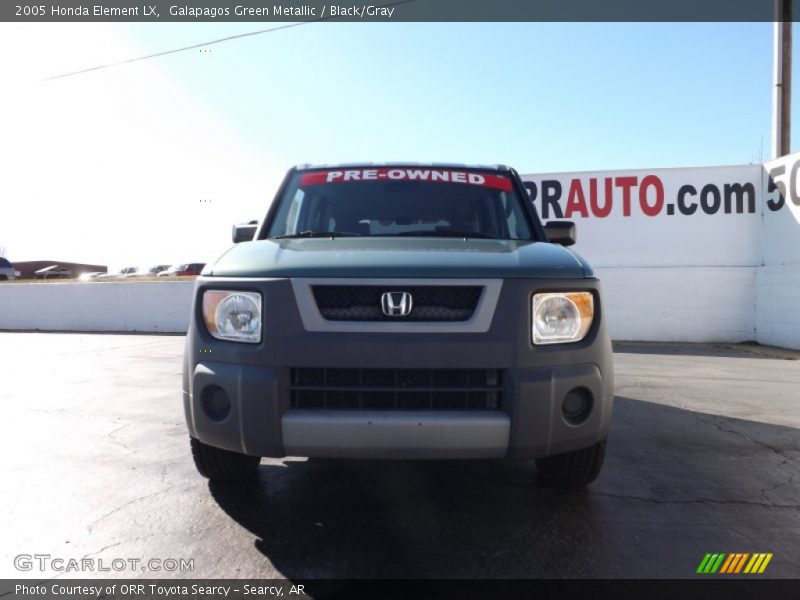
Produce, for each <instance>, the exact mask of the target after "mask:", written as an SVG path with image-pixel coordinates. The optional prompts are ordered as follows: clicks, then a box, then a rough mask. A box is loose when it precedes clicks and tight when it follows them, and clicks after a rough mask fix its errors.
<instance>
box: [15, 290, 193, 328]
mask: <svg viewBox="0 0 800 600" xmlns="http://www.w3.org/2000/svg"><path fill="white" fill-rule="evenodd" d="M193 289H194V282H193V281H169V282H161V281H140V282H133V281H130V282H125V283H112V282H108V283H106V282H103V283H7V284H3V285H0V329H33V330H35V329H42V330H52V331H146V332H185V331H186V330H187V328H188V327H189V311H190V306H191V298H192V290H193Z"/></svg>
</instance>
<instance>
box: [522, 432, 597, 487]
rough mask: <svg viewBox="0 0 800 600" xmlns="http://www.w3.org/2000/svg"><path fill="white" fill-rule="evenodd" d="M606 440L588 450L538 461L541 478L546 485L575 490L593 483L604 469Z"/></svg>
mask: <svg viewBox="0 0 800 600" xmlns="http://www.w3.org/2000/svg"><path fill="white" fill-rule="evenodd" d="M605 455H606V440H603V441H601V442H598V443H596V444H595V445H594V446H589V447H588V448H581V449H580V450H574V451H572V452H565V453H564V454H556V455H555V456H546V457H545V458H537V459H536V467H537V468H538V469H539V477H540V478H541V479H542V481H544V482H545V483H546V484H548V485H551V486H554V487H559V488H564V489H575V488H580V487H583V486H585V485H588V484H590V483H592V482H593V481H594V480H595V479H597V476H598V475H599V474H600V470H601V469H602V468H603V459H604V458H605Z"/></svg>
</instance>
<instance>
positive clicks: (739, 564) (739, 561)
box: [697, 552, 773, 575]
mask: <svg viewBox="0 0 800 600" xmlns="http://www.w3.org/2000/svg"><path fill="white" fill-rule="evenodd" d="M772 556H773V554H772V553H771V552H770V553H767V552H755V553H753V554H750V553H749V552H733V553H730V554H727V553H725V552H714V553H710V552H709V553H708V554H706V555H705V556H704V557H703V560H702V561H700V565H699V566H698V567H697V573H702V574H706V573H709V574H714V573H720V574H729V575H730V574H737V573H749V574H756V573H763V572H764V570H765V569H766V568H767V565H768V564H769V561H771V560H772ZM745 565H747V566H745Z"/></svg>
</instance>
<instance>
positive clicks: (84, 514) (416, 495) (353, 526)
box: [0, 333, 800, 579]
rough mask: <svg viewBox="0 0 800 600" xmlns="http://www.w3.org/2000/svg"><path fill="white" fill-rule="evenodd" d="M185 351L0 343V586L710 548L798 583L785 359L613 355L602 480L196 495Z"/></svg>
mask: <svg viewBox="0 0 800 600" xmlns="http://www.w3.org/2000/svg"><path fill="white" fill-rule="evenodd" d="M183 341H184V340H183V338H182V337H181V336H144V335H88V334H46V333H38V334H30V333H0V367H1V368H0V372H2V381H0V406H2V408H3V412H2V418H1V419H0V423H2V424H1V425H0V428H1V429H0V433H1V434H0V443H2V456H3V460H2V461H1V462H0V474H2V480H3V482H2V487H3V494H2V495H3V510H2V511H0V531H2V536H0V575H2V576H3V577H18V576H21V575H22V576H28V577H36V578H40V579H42V578H47V577H54V576H60V577H79V576H87V575H88V576H92V575H93V573H91V572H88V573H86V572H84V573H74V572H70V573H62V574H59V572H57V571H54V570H52V569H47V570H45V571H39V570H38V569H36V570H33V571H29V572H26V573H20V572H18V571H17V570H16V569H15V568H14V562H13V561H14V557H15V556H17V555H19V554H49V555H50V556H51V557H52V558H64V559H69V558H82V557H89V558H93V559H95V560H97V559H102V560H103V561H104V564H105V565H106V566H108V565H110V564H111V561H112V560H113V559H119V558H122V559H125V560H128V559H132V558H135V559H142V560H145V561H147V560H149V559H162V560H163V559H167V558H174V559H181V558H185V559H193V561H194V570H193V571H183V572H180V571H178V572H163V571H160V572H140V570H141V566H140V567H138V568H137V570H125V571H121V572H118V573H115V572H111V573H94V575H95V576H101V575H102V576H109V575H111V576H113V575H117V576H125V577H131V576H145V577H165V576H166V577H169V576H182V577H239V578H254V577H285V578H289V579H292V578H309V577H311V578H313V577H332V578H360V577H414V578H416V577H446V578H462V577H464V578H490V577H500V578H507V577H522V578H525V577H665V578H683V577H696V575H695V570H696V568H697V566H698V564H699V563H700V561H701V559H702V558H703V556H704V554H705V553H707V552H769V553H773V554H774V558H773V559H772V561H771V563H770V564H769V566H768V568H767V570H766V571H765V573H764V574H763V575H760V577H797V576H798V575H800V567H798V565H800V478H798V472H799V471H800V360H797V358H798V356H799V355H798V353H792V352H781V351H775V350H771V349H768V348H767V349H765V348H760V347H752V346H741V347H739V346H724V347H721V346H710V345H680V344H668V345H658V344H624V343H623V344H617V345H616V348H615V352H616V353H615V363H616V395H617V399H616V405H615V418H614V424H613V427H612V430H611V434H610V437H609V447H608V455H607V460H606V466H605V469H604V470H603V472H602V474H601V475H600V478H599V479H598V480H597V481H596V482H595V483H594V484H593V485H592V486H591V487H589V488H588V489H586V490H583V491H579V492H572V493H567V492H560V491H556V490H552V489H545V488H542V487H541V486H540V484H539V482H538V480H537V478H536V469H535V466H534V465H533V464H530V463H525V464H508V463H505V462H502V461H485V462H462V461H454V462H438V461H437V462H405V461H404V462H379V461H361V462H356V461H350V462H348V461H337V460H305V459H289V460H283V461H282V460H264V461H262V465H261V468H260V471H259V474H258V477H257V479H255V480H253V481H251V482H249V483H246V484H238V485H229V486H221V485H209V484H208V482H207V481H206V480H204V479H202V478H201V477H200V476H199V475H198V474H197V473H196V472H195V469H194V466H193V465H192V462H191V458H190V455H189V447H188V439H187V434H186V430H185V426H184V423H183V413H182V408H181V403H180V364H181V361H180V357H181V353H182V350H183ZM95 564H96V565H97V564H98V563H95ZM750 577H752V576H750Z"/></svg>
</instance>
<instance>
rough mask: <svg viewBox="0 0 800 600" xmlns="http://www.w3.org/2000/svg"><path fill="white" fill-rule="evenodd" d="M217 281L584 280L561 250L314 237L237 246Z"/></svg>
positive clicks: (215, 268)
mask: <svg viewBox="0 0 800 600" xmlns="http://www.w3.org/2000/svg"><path fill="white" fill-rule="evenodd" d="M203 275H211V276H214V277H409V278H413V277H425V278H427V277H430V278H447V277H463V278H480V277H485V278H498V279H499V278H540V279H545V278H551V279H559V278H583V277H589V276H591V271H590V270H589V268H588V265H586V263H585V262H584V261H583V259H581V258H580V257H579V256H578V255H577V254H575V253H573V252H572V251H570V250H568V249H567V248H564V247H563V246H558V245H556V244H549V243H544V242H529V241H513V240H481V239H469V240H464V239H463V238H413V237H402V238H390V237H364V238H344V237H342V238H334V239H330V238H311V239H285V240H258V241H253V242H243V243H241V244H237V245H236V246H234V247H233V248H231V249H230V250H229V251H228V252H226V253H225V254H224V255H223V256H222V257H221V258H220V259H219V260H218V261H217V262H216V264H214V265H209V266H208V267H207V268H206V269H205V270H204V271H203Z"/></svg>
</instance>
